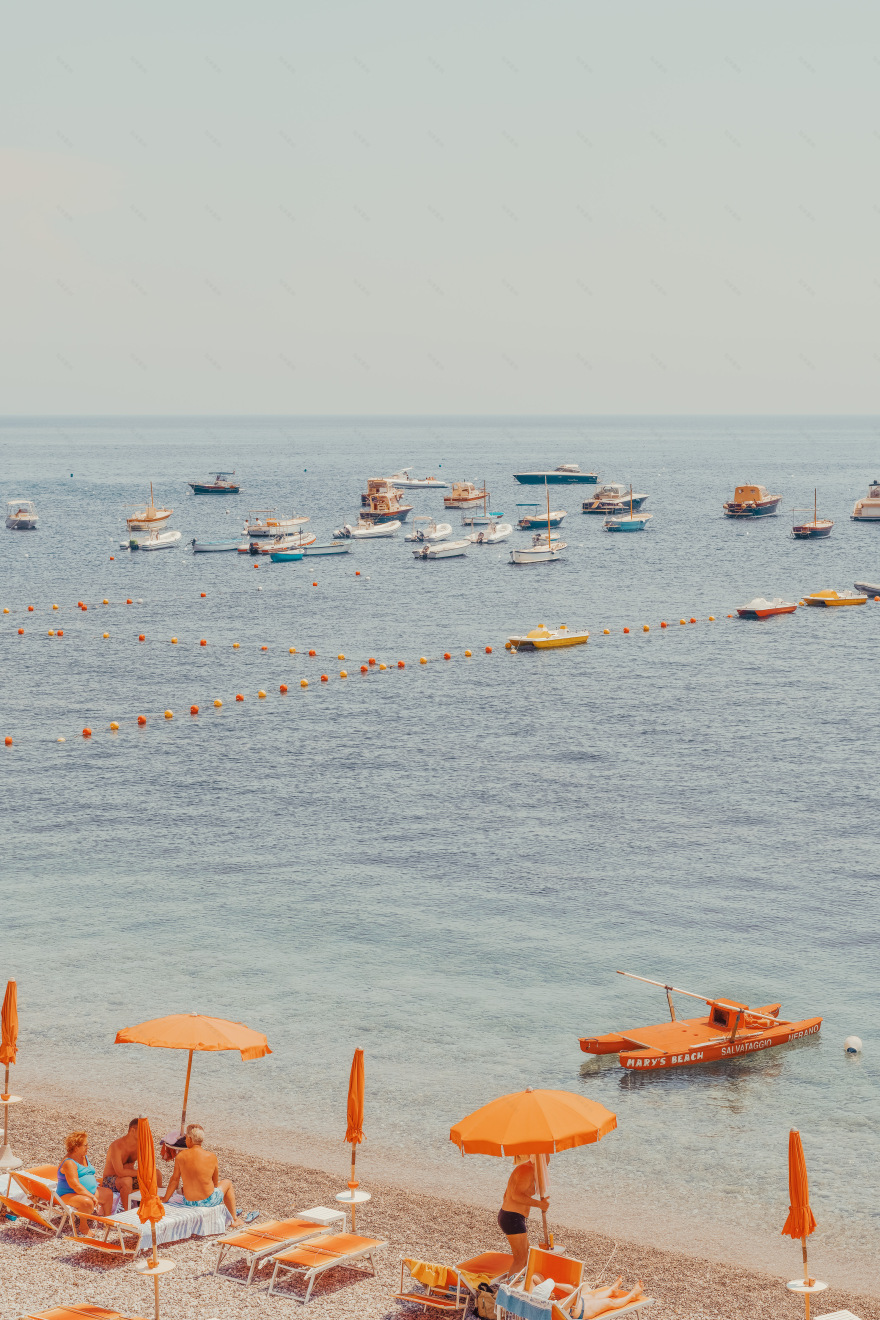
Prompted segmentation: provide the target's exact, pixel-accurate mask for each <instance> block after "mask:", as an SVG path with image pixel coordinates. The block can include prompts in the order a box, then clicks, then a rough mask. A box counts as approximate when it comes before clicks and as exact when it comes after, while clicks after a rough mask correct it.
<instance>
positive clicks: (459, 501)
mask: <svg viewBox="0 0 880 1320" xmlns="http://www.w3.org/2000/svg"><path fill="white" fill-rule="evenodd" d="M484 485H485V484H484ZM487 496H488V491H487V490H486V489H485V488H484V486H483V487H480V486H475V485H474V484H473V482H472V481H453V483H452V490H451V492H450V493H449V494H448V495H444V496H443V505H444V508H447V509H475V508H476V507H477V505H478V504H482V503H483V501H484V500H485V499H486V498H487Z"/></svg>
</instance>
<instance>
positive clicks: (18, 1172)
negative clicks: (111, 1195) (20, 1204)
mask: <svg viewBox="0 0 880 1320" xmlns="http://www.w3.org/2000/svg"><path fill="white" fill-rule="evenodd" d="M9 1176H10V1178H12V1179H14V1180H15V1182H16V1183H17V1184H18V1186H19V1187H20V1188H21V1190H22V1192H24V1194H25V1196H26V1197H27V1198H28V1201H29V1203H30V1205H31V1207H32V1209H34V1210H36V1211H38V1212H39V1213H40V1214H41V1215H45V1217H46V1218H47V1219H48V1220H49V1221H50V1222H51V1216H52V1214H53V1213H55V1212H57V1213H58V1214H59V1215H60V1216H61V1218H60V1219H59V1221H58V1226H57V1227H56V1229H55V1235H56V1237H57V1235H58V1234H59V1233H60V1232H61V1230H62V1229H63V1228H64V1225H65V1224H66V1223H68V1222H69V1223H70V1227H71V1229H72V1228H73V1227H74V1223H73V1216H74V1215H75V1214H76V1213H77V1212H76V1211H75V1210H74V1208H73V1206H72V1205H68V1204H67V1202H66V1201H62V1199H61V1197H60V1196H59V1195H58V1193H57V1192H56V1190H55V1188H54V1187H51V1186H50V1185H49V1183H47V1182H44V1181H43V1179H42V1178H36V1177H34V1176H33V1174H31V1173H30V1172H29V1171H28V1170H27V1169H11V1170H10V1175H9Z"/></svg>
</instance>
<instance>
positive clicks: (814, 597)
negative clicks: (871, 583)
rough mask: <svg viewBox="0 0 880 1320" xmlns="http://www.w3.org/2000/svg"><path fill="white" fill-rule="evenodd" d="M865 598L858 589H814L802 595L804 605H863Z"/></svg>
mask: <svg viewBox="0 0 880 1320" xmlns="http://www.w3.org/2000/svg"><path fill="white" fill-rule="evenodd" d="M867 600H868V597H867V596H863V595H862V593H861V592H859V591H814V592H812V593H811V595H809V596H804V604H805V605H826V606H832V605H865V604H866V603H867Z"/></svg>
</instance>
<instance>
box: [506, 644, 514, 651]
mask: <svg viewBox="0 0 880 1320" xmlns="http://www.w3.org/2000/svg"><path fill="white" fill-rule="evenodd" d="M504 649H505V651H512V650H513V642H505V643H504Z"/></svg>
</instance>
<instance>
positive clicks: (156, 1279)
mask: <svg viewBox="0 0 880 1320" xmlns="http://www.w3.org/2000/svg"><path fill="white" fill-rule="evenodd" d="M190 1057H192V1056H190ZM150 1232H151V1233H152V1235H153V1269H155V1268H156V1265H157V1264H158V1257H157V1255H156V1225H155V1224H154V1223H153V1222H152V1221H150ZM153 1288H154V1290H155V1297H156V1320H159V1276H158V1274H154V1275H153Z"/></svg>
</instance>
